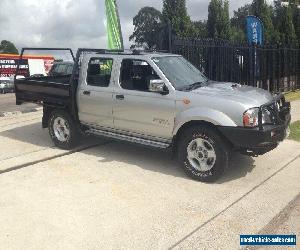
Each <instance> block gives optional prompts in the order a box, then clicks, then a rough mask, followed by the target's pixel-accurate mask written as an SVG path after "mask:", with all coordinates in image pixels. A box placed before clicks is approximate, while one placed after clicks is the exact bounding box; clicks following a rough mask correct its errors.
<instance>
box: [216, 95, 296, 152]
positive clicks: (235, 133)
mask: <svg viewBox="0 0 300 250" xmlns="http://www.w3.org/2000/svg"><path fill="white" fill-rule="evenodd" d="M281 101H282V104H281V107H280V109H279V110H278V112H277V119H276V124H274V125H263V124H262V123H260V124H259V126H258V127H256V128H245V127H219V130H220V131H221V133H222V134H223V135H224V136H225V137H226V138H227V140H228V141H230V142H231V144H232V145H233V147H234V149H236V150H239V151H244V152H249V153H251V152H252V153H253V154H254V155H261V154H264V153H266V152H269V151H271V150H272V149H274V148H276V147H277V145H278V144H279V142H281V141H283V140H284V139H285V138H286V137H287V136H288V129H289V124H290V122H291V114H290V103H289V102H285V99H284V97H283V96H281ZM272 105H274V103H273V104H272ZM275 105H276V102H275ZM265 106H266V105H263V107H265Z"/></svg>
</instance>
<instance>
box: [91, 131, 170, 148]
mask: <svg viewBox="0 0 300 250" xmlns="http://www.w3.org/2000/svg"><path fill="white" fill-rule="evenodd" d="M86 133H87V134H93V135H98V136H104V137H108V138H113V139H118V140H122V141H128V142H133V143H138V144H142V145H146V146H151V147H155V148H168V147H169V146H170V145H171V144H170V143H164V142H158V141H153V140H148V139H142V138H138V137H134V136H128V135H124V134H119V133H114V132H109V131H105V130H100V129H94V128H90V129H89V130H87V131H86Z"/></svg>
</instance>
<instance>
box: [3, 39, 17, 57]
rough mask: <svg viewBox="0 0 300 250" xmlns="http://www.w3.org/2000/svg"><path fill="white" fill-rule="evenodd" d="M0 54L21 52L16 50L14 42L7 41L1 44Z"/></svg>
mask: <svg viewBox="0 0 300 250" xmlns="http://www.w3.org/2000/svg"><path fill="white" fill-rule="evenodd" d="M0 52H1V53H7V54H19V51H18V49H17V48H16V46H15V45H14V44H13V43H12V42H10V41H7V40H3V41H2V42H1V43H0Z"/></svg>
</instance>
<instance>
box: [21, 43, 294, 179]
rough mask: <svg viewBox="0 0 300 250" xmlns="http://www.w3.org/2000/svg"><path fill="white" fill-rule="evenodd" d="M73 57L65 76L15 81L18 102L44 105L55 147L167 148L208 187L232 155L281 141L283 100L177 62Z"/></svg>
mask: <svg viewBox="0 0 300 250" xmlns="http://www.w3.org/2000/svg"><path fill="white" fill-rule="evenodd" d="M24 50H26V49H23V51H22V54H23V52H24ZM72 55H73V54H72ZM21 56H22V55H21ZM73 58H74V67H73V72H72V74H70V75H65V76H61V75H59V76H52V75H50V76H47V77H39V78H37V77H35V78H30V77H29V78H25V79H16V101H17V104H22V103H23V102H39V103H42V104H43V106H44V112H43V119H42V125H43V127H44V128H47V127H48V128H49V132H50V136H51V138H52V140H53V142H54V144H55V145H56V146H57V147H60V148H63V149H71V148H72V147H74V146H75V145H77V144H78V143H80V135H81V134H93V135H97V136H104V137H109V138H114V139H119V140H125V141H128V142H133V143H139V144H142V145H147V146H151V147H156V148H164V149H165V148H171V149H172V150H173V152H174V153H176V154H177V156H178V161H179V163H180V164H181V165H182V167H183V169H184V171H185V172H186V173H187V174H188V175H189V176H190V177H191V178H193V179H196V180H199V181H203V182H212V181H215V180H216V179H217V178H218V177H220V176H221V175H222V173H223V172H224V169H226V167H227V165H228V161H229V156H230V152H231V151H232V150H237V151H240V152H241V153H247V154H250V155H253V156H255V155H260V154H264V153H267V152H268V151H270V150H272V149H274V148H276V147H277V145H278V143H279V142H280V141H282V140H284V138H285V137H286V135H287V131H288V126H289V123H290V120H291V116H290V103H288V102H286V101H285V99H284V97H283V95H281V94H271V93H269V92H267V91H265V90H262V89H258V88H253V87H248V86H241V85H239V84H235V83H225V82H214V81H210V80H209V79H207V78H206V77H205V76H204V75H203V74H202V73H201V72H200V71H199V70H198V69H197V68H195V67H194V66H193V65H192V64H191V63H189V62H188V61H187V60H185V59H184V58H183V57H182V56H179V55H174V54H165V53H155V52H154V53H150V52H149V53H148V52H139V51H133V52H121V51H107V50H96V49H79V50H78V52H77V55H76V57H74V56H73ZM166 152H167V151H166Z"/></svg>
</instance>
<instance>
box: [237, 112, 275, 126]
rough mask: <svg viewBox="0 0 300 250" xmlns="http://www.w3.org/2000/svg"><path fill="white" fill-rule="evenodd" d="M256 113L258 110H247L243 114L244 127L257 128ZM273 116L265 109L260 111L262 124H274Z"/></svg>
mask: <svg viewBox="0 0 300 250" xmlns="http://www.w3.org/2000/svg"><path fill="white" fill-rule="evenodd" d="M258 113H259V108H252V109H248V110H247V111H246V112H245V113H244V114H243V123H244V126H245V127H250V128H253V127H257V126H258ZM274 119H275V118H274V116H273V115H272V113H271V112H270V110H268V109H267V108H265V109H263V110H262V124H274Z"/></svg>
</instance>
